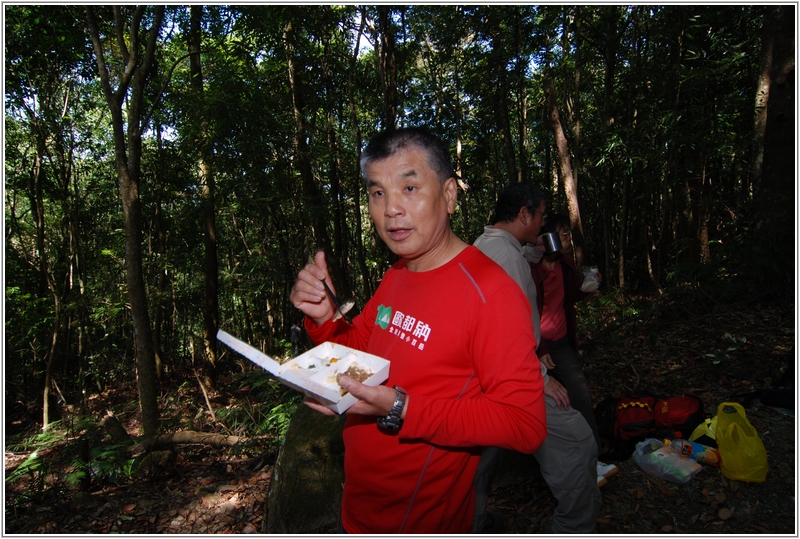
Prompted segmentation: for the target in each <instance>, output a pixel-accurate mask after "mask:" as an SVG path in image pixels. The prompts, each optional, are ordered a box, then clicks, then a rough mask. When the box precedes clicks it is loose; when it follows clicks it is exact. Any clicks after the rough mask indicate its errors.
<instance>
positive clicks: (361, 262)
mask: <svg viewBox="0 0 800 539" xmlns="http://www.w3.org/2000/svg"><path fill="white" fill-rule="evenodd" d="M366 24H367V14H366V11H364V10H362V11H361V23H360V24H359V26H358V35H357V36H356V44H355V47H354V48H353V54H352V55H351V56H350V69H349V70H348V72H347V94H348V98H349V102H350V121H352V122H353V131H354V132H355V143H356V163H360V162H361V124H360V123H359V121H358V112H357V111H356V99H355V92H354V88H353V86H354V83H353V77H355V72H356V62H357V61H358V49H359V48H360V47H361V36H362V34H363V33H364V26H366ZM361 182H362V179H361V170H360V167H358V166H356V174H355V178H354V181H353V200H354V201H355V227H356V231H355V234H356V239H357V241H356V260H358V267H359V268H360V269H361V275H362V277H363V281H364V295H365V297H368V298H370V297H372V293H373V288H372V277H371V276H370V273H369V268H367V260H366V257H365V255H364V231H363V230H362V226H361Z"/></svg>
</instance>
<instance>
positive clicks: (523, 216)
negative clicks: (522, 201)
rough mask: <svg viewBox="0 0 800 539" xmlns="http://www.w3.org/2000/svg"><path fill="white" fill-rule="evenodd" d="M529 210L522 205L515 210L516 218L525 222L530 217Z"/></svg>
mask: <svg viewBox="0 0 800 539" xmlns="http://www.w3.org/2000/svg"><path fill="white" fill-rule="evenodd" d="M530 215H531V212H529V211H528V208H527V206H522V207H521V208H520V209H519V212H517V218H518V219H519V221H520V223H522V224H523V225H524V224H527V220H528V218H529V217H530Z"/></svg>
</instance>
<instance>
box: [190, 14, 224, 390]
mask: <svg viewBox="0 0 800 539" xmlns="http://www.w3.org/2000/svg"><path fill="white" fill-rule="evenodd" d="M202 17H203V6H202V5H197V4H195V5H192V6H191V15H190V30H189V40H188V41H189V43H188V46H189V53H190V54H191V56H190V57H189V67H190V70H191V75H192V78H191V80H192V92H193V93H194V96H195V98H196V100H197V103H198V104H199V110H200V114H199V117H198V124H199V130H198V133H197V135H198V139H199V140H198V147H199V148H200V155H199V160H198V173H199V174H198V176H199V179H200V198H201V199H202V201H203V246H204V248H205V251H204V256H203V273H204V275H205V300H204V302H203V353H202V356H203V369H202V371H203V383H204V384H205V386H206V387H208V388H214V387H215V385H216V380H217V328H218V327H219V268H218V267H217V225H216V222H215V220H214V194H215V193H214V192H215V185H214V174H213V172H212V169H211V137H210V136H209V133H208V117H207V113H206V104H205V97H204V93H203V70H202V64H201V62H200V44H201V41H202V34H201V28H200V22H201V20H202Z"/></svg>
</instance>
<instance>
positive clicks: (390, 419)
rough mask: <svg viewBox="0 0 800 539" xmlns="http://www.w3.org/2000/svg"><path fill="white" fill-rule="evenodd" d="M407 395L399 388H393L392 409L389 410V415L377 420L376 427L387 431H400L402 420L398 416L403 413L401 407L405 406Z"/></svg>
mask: <svg viewBox="0 0 800 539" xmlns="http://www.w3.org/2000/svg"><path fill="white" fill-rule="evenodd" d="M407 396H408V393H406V390H405V389H403V388H402V387H400V386H394V404H393V405H392V409H391V410H389V415H387V416H386V417H379V418H378V426H379V427H381V428H384V429H389V430H400V427H402V426H403V419H402V418H401V417H400V414H402V413H403V407H404V406H405V405H406V397H407Z"/></svg>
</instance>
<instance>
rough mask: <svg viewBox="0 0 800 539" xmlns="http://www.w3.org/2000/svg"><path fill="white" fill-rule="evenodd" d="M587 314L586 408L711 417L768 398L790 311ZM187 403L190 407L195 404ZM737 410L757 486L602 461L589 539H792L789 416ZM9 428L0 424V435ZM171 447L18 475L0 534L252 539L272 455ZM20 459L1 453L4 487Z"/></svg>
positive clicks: (536, 511)
mask: <svg viewBox="0 0 800 539" xmlns="http://www.w3.org/2000/svg"><path fill="white" fill-rule="evenodd" d="M643 305H644V303H643ZM629 307H630V304H629ZM587 314H590V315H591V316H595V317H600V318H605V319H603V320H601V319H597V320H596V323H594V324H592V327H591V328H589V329H586V330H585V331H584V332H583V333H584V335H583V336H582V343H583V344H582V353H583V355H584V358H585V370H586V374H587V377H588V378H589V383H590V386H591V387H592V390H593V398H594V401H595V403H597V402H599V401H600V400H602V399H603V398H605V397H606V396H608V395H618V394H619V393H627V394H630V393H634V392H639V393H651V394H655V395H658V396H664V397H666V396H675V395H681V394H695V395H697V396H699V397H701V398H702V399H703V401H704V404H705V407H706V412H707V415H708V416H712V415H715V414H716V408H717V406H718V404H719V403H721V402H725V401H728V400H737V399H739V398H740V396H741V395H744V394H748V393H752V392H753V391H756V390H759V389H765V388H769V387H772V386H773V385H774V383H775V382H776V380H777V379H778V378H779V377H780V376H781V375H782V374H783V373H784V371H785V370H786V368H787V364H786V358H787V354H788V353H790V352H791V351H792V347H793V346H794V342H795V335H794V331H795V313H794V305H785V306H783V307H781V306H776V305H775V303H774V302H772V303H771V304H770V303H769V302H764V303H763V304H755V303H753V302H749V303H742V304H738V305H719V304H716V303H714V302H710V301H709V302H703V301H702V299H698V300H697V301H695V302H692V303H687V302H674V303H671V304H670V303H667V302H662V303H660V304H659V307H658V308H657V309H653V308H641V309H638V310H637V309H635V308H633V309H632V308H627V309H626V310H625V311H624V312H622V311H620V310H618V309H617V310H609V309H605V310H604V309H601V308H599V307H592V308H591V312H583V313H582V314H581V315H582V316H586V315H587ZM623 317H627V319H626V320H622V318H623ZM792 358H793V356H792ZM195 398H199V400H198V401H197V402H202V395H195ZM112 400H113V401H116V402H117V403H124V402H127V403H133V404H134V405H135V402H136V393H135V386H134V387H130V388H128V389H121V390H118V391H115V392H107V393H104V396H98V397H97V401H96V402H95V403H94V405H93V408H94V409H95V410H97V411H100V410H104V409H106V408H109V407H111V406H113V405H114V402H111V401H112ZM224 400H225V396H224V395H217V397H215V400H214V401H212V402H213V404H214V406H217V405H220V406H223V405H225V402H224ZM170 402H176V403H177V402H180V399H174V400H170ZM183 402H185V401H183ZM755 404H758V401H755ZM129 406H130V405H129ZM175 412H176V411H174V410H173V411H171V412H170V413H175ZM746 412H747V417H748V419H749V420H750V422H751V423H752V425H753V426H754V427H755V428H756V430H757V431H758V432H759V434H760V436H761V439H762V440H763V442H764V445H765V447H766V449H767V454H768V461H769V474H768V475H767V480H766V482H764V483H746V482H740V481H731V480H728V479H726V478H725V477H724V476H723V475H722V473H721V472H720V469H719V468H714V467H711V466H704V468H703V470H702V471H701V472H700V474H699V475H697V476H696V477H695V478H693V479H692V480H691V481H689V482H688V483H685V484H677V483H671V482H667V481H662V480H659V479H656V478H654V477H652V476H650V475H648V474H646V473H645V472H643V471H642V470H641V469H639V467H638V466H637V465H636V464H635V462H634V461H633V460H632V459H626V460H619V461H614V462H616V463H617V464H618V466H619V469H620V471H619V473H617V474H616V475H614V476H612V477H610V478H609V479H608V484H607V485H605V486H604V487H602V489H601V492H602V494H603V507H602V510H601V513H600V518H599V520H598V523H597V531H598V533H601V534H706V533H721V534H747V535H751V534H758V533H760V534H796V533H797V532H798V528H797V503H796V453H795V441H796V439H797V437H796V428H795V418H794V413H793V411H792V413H791V414H789V415H787V414H785V413H781V412H779V411H777V410H775V409H772V408H768V407H763V406H762V407H758V406H755V405H753V404H751V405H750V406H747V407H746ZM164 413H167V411H164ZM14 419H15V418H13V417H8V416H7V417H6V421H7V423H6V425H7V429H8V425H9V424H11V423H13V421H14ZM136 420H137V417H136V413H135V411H132V412H131V413H130V415H129V416H127V418H126V421H124V422H123V423H124V425H125V427H126V428H127V429H128V430H129V432H130V433H131V434H132V435H136V429H137V428H138V425H137V423H136ZM7 435H8V431H7ZM64 449H65V448H64V447H63V446H59V445H56V446H54V447H51V448H50V449H48V451H47V452H46V454H43V455H42V457H43V458H45V459H47V460H48V461H50V462H52V463H54V464H53V465H52V466H51V467H50V468H49V469H50V470H51V471H54V470H55V468H56V464H55V463H57V462H63V460H64V459H63V458H61V457H60V454H61V452H63V451H64ZM174 449H175V452H174V453H175V458H174V460H173V461H172V462H171V463H170V465H169V466H168V467H167V468H165V469H162V470H161V471H160V472H159V473H157V474H152V475H151V476H149V477H138V478H135V479H134V480H125V481H119V482H118V483H111V482H108V481H105V482H102V483H101V484H97V485H94V484H93V485H92V487H91V488H90V489H89V491H88V492H78V488H77V487H72V486H70V485H69V484H68V483H67V482H65V481H63V480H58V479H57V478H56V479H54V478H55V477H56V475H57V474H55V473H51V474H50V476H48V477H45V478H43V479H42V478H38V479H37V476H35V475H31V476H29V477H27V479H25V478H23V479H21V480H19V481H17V482H14V483H9V482H8V481H7V482H6V485H5V489H6V490H5V500H6V506H5V523H4V533H6V534H24V535H28V534H48V535H49V534H90V533H134V534H162V533H163V534H179V533H180V534H187V533H192V534H201V533H202V534H211V533H261V532H262V530H263V526H264V521H265V514H264V511H265V503H264V500H265V498H266V496H267V491H268V488H269V482H270V478H271V473H272V465H273V464H274V461H275V457H276V455H275V452H274V450H270V451H266V452H263V451H262V452H259V451H251V452H250V453H242V452H238V453H237V452H233V451H232V450H231V448H225V447H213V446H204V445H184V446H177V447H175V448H174ZM28 455H29V453H28V452H18V453H12V452H8V451H7V452H6V455H5V471H6V476H7V477H8V475H9V473H10V472H12V471H13V470H14V469H15V468H16V467H17V466H19V465H20V463H21V462H23V461H24V460H25V459H26V458H27V456H28ZM59 466H63V463H62V464H60V465H59ZM64 473H65V470H62V476H63V474H64ZM39 479H42V480H43V481H44V483H39V484H38V486H39V487H44V488H40V489H39V490H38V491H37V495H36V496H26V495H25V494H26V493H30V492H32V491H33V490H35V487H36V486H37V484H36V481H37V480H39ZM555 506H556V502H555V499H554V498H553V497H552V495H551V494H550V492H549V490H548V488H547V486H546V484H545V483H544V481H543V480H542V479H541V477H540V476H539V475H538V474H536V475H533V476H530V477H527V478H522V479H518V480H516V481H513V482H506V483H505V484H502V485H498V486H496V487H494V488H493V489H492V491H491V493H490V499H489V504H488V509H489V511H490V512H491V513H492V514H493V515H495V516H499V517H501V518H500V519H499V520H500V522H501V526H500V527H499V528H498V529H497V530H495V531H496V532H497V533H504V534H534V533H547V531H548V529H549V523H550V522H551V521H552V515H553V511H554V510H555ZM317 532H318V533H334V532H335V529H326V530H318V531H317Z"/></svg>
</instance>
